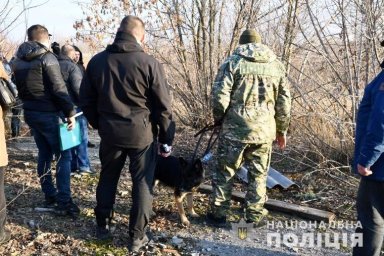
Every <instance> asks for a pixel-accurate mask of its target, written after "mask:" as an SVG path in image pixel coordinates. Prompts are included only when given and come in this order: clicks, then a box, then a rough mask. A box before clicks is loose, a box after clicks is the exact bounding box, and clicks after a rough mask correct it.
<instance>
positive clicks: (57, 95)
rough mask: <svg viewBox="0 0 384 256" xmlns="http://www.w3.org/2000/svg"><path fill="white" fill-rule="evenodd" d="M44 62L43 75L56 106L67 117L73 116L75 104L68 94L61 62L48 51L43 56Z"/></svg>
mask: <svg viewBox="0 0 384 256" xmlns="http://www.w3.org/2000/svg"><path fill="white" fill-rule="evenodd" d="M42 63H43V70H44V73H43V75H44V76H45V77H46V78H47V80H48V82H49V87H48V88H49V90H50V93H51V95H52V96H53V100H54V102H55V103H56V106H58V107H59V108H60V110H61V111H63V113H64V115H65V116H66V117H68V118H69V117H72V116H73V115H75V114H76V111H75V106H74V105H73V103H72V101H71V98H70V97H69V95H68V90H67V87H66V86H65V82H64V80H63V77H62V75H61V71H60V66H59V62H58V61H57V59H56V57H55V56H54V55H53V54H49V53H48V54H46V55H45V56H44V57H43V60H42Z"/></svg>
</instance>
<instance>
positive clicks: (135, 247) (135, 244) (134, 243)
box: [128, 235, 149, 253]
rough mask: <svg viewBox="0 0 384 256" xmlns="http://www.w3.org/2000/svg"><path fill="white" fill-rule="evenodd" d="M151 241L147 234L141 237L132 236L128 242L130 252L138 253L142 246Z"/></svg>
mask: <svg viewBox="0 0 384 256" xmlns="http://www.w3.org/2000/svg"><path fill="white" fill-rule="evenodd" d="M148 242H149V238H148V236H147V235H144V236H143V237H142V238H141V239H140V238H133V239H132V238H131V241H130V243H129V244H128V249H129V251H130V252H133V253H137V252H138V251H140V249H141V248H143V247H144V246H146V245H147V244H148Z"/></svg>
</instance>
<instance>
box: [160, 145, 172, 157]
mask: <svg viewBox="0 0 384 256" xmlns="http://www.w3.org/2000/svg"><path fill="white" fill-rule="evenodd" d="M157 153H158V154H159V155H161V156H162V157H169V156H170V155H171V154H172V146H169V145H167V144H161V143H159V146H158V148H157Z"/></svg>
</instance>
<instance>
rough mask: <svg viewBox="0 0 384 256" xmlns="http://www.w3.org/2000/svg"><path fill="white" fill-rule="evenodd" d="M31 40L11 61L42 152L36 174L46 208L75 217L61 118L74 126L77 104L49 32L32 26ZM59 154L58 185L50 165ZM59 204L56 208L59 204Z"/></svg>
mask: <svg viewBox="0 0 384 256" xmlns="http://www.w3.org/2000/svg"><path fill="white" fill-rule="evenodd" d="M27 33H28V41H27V42H25V43H23V44H21V45H20V46H19V49H18V50H17V53H16V58H15V60H14V61H13V62H12V67H13V71H14V76H15V83H16V86H17V89H18V91H19V97H20V99H21V100H22V101H23V109H24V118H25V121H26V123H27V124H28V125H29V127H30V128H31V129H32V131H33V136H34V139H35V142H36V145H37V148H38V150H39V153H38V164H37V172H38V175H39V177H40V183H41V188H42V190H43V192H44V194H45V204H46V206H47V207H53V206H55V212H56V213H57V214H58V215H67V214H69V215H72V216H76V215H77V214H78V213H79V208H78V207H77V206H76V205H75V204H74V203H73V202H72V197H71V188H70V172H71V169H70V162H71V154H70V151H69V150H65V151H60V140H59V128H58V125H59V119H60V118H59V116H62V115H64V116H65V117H66V118H67V120H68V129H72V128H73V127H74V125H75V118H74V117H73V115H75V114H76V111H75V108H74V105H73V103H72V101H71V99H70V97H69V95H68V91H67V88H66V86H65V83H64V81H63V77H62V76H61V73H60V66H59V63H58V61H57V59H56V57H55V55H54V54H53V53H52V52H50V51H49V46H50V42H49V34H48V30H47V29H46V28H45V27H44V26H41V25H33V26H31V27H30V28H28V30H27ZM53 154H55V155H56V159H58V161H57V165H56V185H57V188H56V187H55V186H54V184H53V182H52V176H51V162H52V159H53ZM56 203H57V205H56Z"/></svg>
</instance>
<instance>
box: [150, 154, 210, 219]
mask: <svg viewBox="0 0 384 256" xmlns="http://www.w3.org/2000/svg"><path fill="white" fill-rule="evenodd" d="M203 180H204V169H203V165H202V163H201V161H200V159H197V160H195V161H194V163H193V164H191V163H189V162H187V161H186V160H184V159H183V158H181V157H180V158H177V157H174V156H169V157H160V156H159V157H158V160H157V165H156V171H155V184H154V185H156V184H157V181H160V182H161V183H163V184H164V185H166V186H168V187H170V188H173V189H174V194H175V201H176V205H177V209H178V210H179V215H180V219H181V223H182V224H183V225H185V226H189V224H190V223H189V220H188V218H187V216H186V215H185V212H184V207H183V199H184V197H185V196H187V206H188V213H189V214H190V215H191V216H192V217H198V216H199V215H198V214H196V212H195V210H194V209H193V198H192V196H193V192H194V191H196V189H197V188H198V186H199V185H200V184H201V183H202V182H203Z"/></svg>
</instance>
